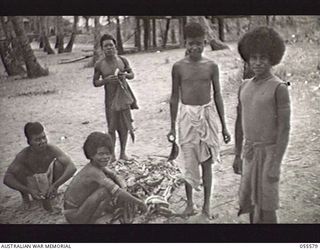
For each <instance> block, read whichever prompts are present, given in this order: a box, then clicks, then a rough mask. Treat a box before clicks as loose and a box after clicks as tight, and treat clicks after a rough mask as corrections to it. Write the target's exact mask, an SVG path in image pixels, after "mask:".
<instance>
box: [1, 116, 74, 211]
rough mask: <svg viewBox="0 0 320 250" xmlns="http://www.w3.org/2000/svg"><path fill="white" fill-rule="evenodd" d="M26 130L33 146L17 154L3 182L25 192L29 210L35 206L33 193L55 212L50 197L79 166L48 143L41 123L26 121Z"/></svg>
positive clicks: (35, 198)
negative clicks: (32, 200) (32, 204)
mask: <svg viewBox="0 0 320 250" xmlns="http://www.w3.org/2000/svg"><path fill="white" fill-rule="evenodd" d="M24 133H25V136H26V138H27V142H28V144H29V146H28V147H25V148H24V149H23V150H21V151H20V152H19V153H18V154H17V155H16V157H15V159H14V160H13V162H12V163H11V164H10V165H9V167H8V169H7V171H6V173H5V176H4V180H3V182H4V184H5V185H6V186H8V187H10V188H12V189H14V190H17V191H19V192H20V193H21V196H22V201H23V206H24V208H25V209H29V208H30V207H31V200H30V196H31V197H32V198H33V199H34V200H41V201H42V204H43V207H44V208H45V209H47V210H49V211H51V210H52V207H51V203H50V200H51V199H52V198H54V197H55V196H56V194H57V192H58V188H59V187H60V186H61V185H63V184H64V183H65V182H66V181H67V180H69V179H70V178H71V177H72V176H73V174H74V173H75V172H76V168H75V165H74V164H73V162H72V160H71V159H70V157H69V156H68V155H66V154H65V153H64V152H63V151H61V150H60V149H59V148H58V147H56V146H55V145H52V144H49V143H48V140H47V136H46V133H45V131H44V127H43V126H42V124H41V123H39V122H28V123H26V125H25V127H24Z"/></svg>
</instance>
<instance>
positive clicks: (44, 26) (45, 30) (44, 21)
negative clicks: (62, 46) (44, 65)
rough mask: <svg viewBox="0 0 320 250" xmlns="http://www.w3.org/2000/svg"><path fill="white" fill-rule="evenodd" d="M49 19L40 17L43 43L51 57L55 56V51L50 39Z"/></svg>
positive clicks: (44, 48)
mask: <svg viewBox="0 0 320 250" xmlns="http://www.w3.org/2000/svg"><path fill="white" fill-rule="evenodd" d="M47 19H48V17H46V16H40V23H41V24H40V28H41V38H42V41H43V50H44V51H45V52H47V53H48V54H49V55H51V54H54V50H53V49H52V48H51V45H50V42H49V38H48V28H47Z"/></svg>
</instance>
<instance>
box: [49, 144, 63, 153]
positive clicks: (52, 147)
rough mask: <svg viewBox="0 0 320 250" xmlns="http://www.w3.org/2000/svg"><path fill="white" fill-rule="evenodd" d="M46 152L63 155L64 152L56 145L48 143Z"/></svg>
mask: <svg viewBox="0 0 320 250" xmlns="http://www.w3.org/2000/svg"><path fill="white" fill-rule="evenodd" d="M47 152H48V153H49V154H53V155H54V156H65V155H66V154H65V153H64V152H63V151H62V150H61V149H60V148H59V147H58V146H56V145H53V144H49V143H48V145H47Z"/></svg>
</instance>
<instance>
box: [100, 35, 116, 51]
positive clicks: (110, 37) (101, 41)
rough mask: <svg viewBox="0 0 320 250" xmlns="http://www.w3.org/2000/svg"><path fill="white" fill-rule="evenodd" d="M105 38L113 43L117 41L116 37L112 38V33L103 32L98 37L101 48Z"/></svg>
mask: <svg viewBox="0 0 320 250" xmlns="http://www.w3.org/2000/svg"><path fill="white" fill-rule="evenodd" d="M105 40H112V41H113V42H114V45H117V41H116V39H115V38H114V36H113V35H111V34H104V35H103V36H102V37H101V38H100V46H101V48H102V43H103V41H105Z"/></svg>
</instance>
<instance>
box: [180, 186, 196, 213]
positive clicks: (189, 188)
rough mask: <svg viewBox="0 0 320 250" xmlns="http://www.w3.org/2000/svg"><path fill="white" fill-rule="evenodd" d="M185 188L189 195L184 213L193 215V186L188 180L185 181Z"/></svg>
mask: <svg viewBox="0 0 320 250" xmlns="http://www.w3.org/2000/svg"><path fill="white" fill-rule="evenodd" d="M185 189H186V195H187V207H186V209H185V210H184V212H183V214H184V215H192V214H193V213H194V212H195V210H194V204H193V199H192V186H191V185H190V184H189V183H188V182H187V181H185Z"/></svg>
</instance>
